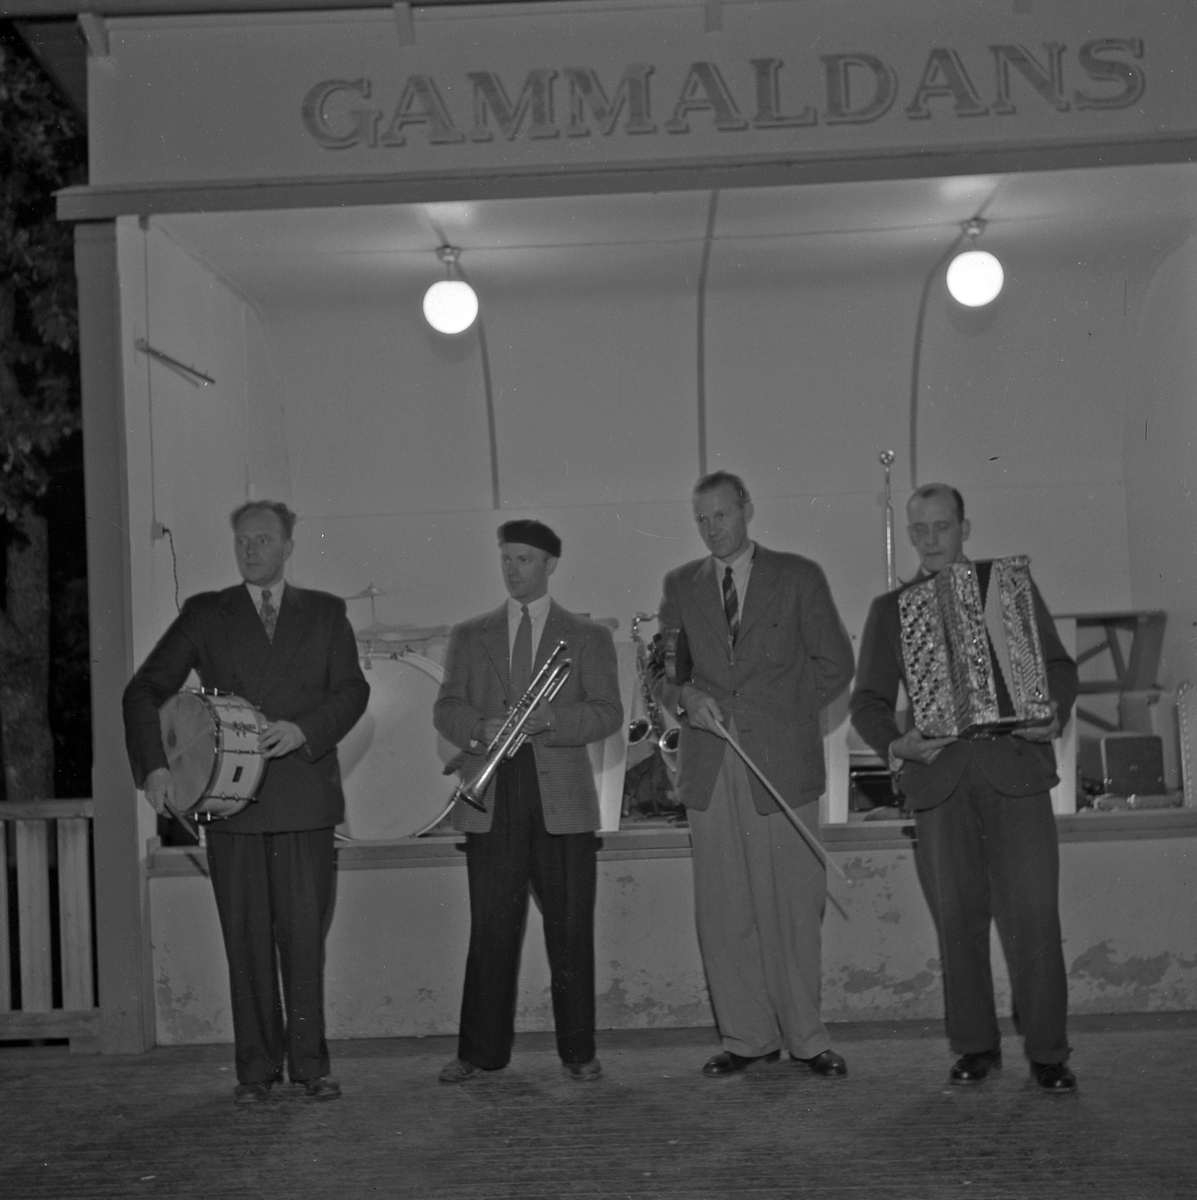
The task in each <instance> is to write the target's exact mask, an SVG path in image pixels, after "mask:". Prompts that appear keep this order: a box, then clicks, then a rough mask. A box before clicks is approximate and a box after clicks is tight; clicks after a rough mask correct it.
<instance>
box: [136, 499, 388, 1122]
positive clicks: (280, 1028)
mask: <svg viewBox="0 0 1197 1200" xmlns="http://www.w3.org/2000/svg"><path fill="white" fill-rule="evenodd" d="M231 522H232V526H233V532H234V551H235V554H236V558H237V567H238V569H239V570H240V572H241V577H242V580H243V582H242V583H240V584H237V585H236V586H234V587H230V588H225V589H224V590H223V591H218V592H202V593H200V594H199V595H195V596H192V597H191V598H190V599H188V600H187V601H186V603H185V604H184V605H183V609H182V611H181V612H180V614H179V616H178V618H177V619H176V620H175V621H174V623H173V624H172V625H171V626H170V628H169V629H168V630H167V631H166V633H164V634H163V636H162V639H161V640H160V641H159V642H158V644H157V645H156V646H155V647H154V649H153V650H152V651H151V653H150V655H149V657H148V658H147V659H146V661H145V663H144V664H143V665H142V667H141V669H140V670H138V672H137V673H136V674H135V675H134V676H133V679H132V681H131V682H130V683H129V685H128V687H127V688H126V689H125V695H124V716H125V740H126V744H127V747H128V752H129V761H130V763H131V765H132V768H133V775H134V779H135V781H136V783H137V786H138V787H140V788H144V789H145V793H146V798H147V799H148V800H149V801H150V803H151V804H152V805H153V806H154V809H155V810H156V811H157V812H158V813H160V814H164V813H166V812H168V811H177V810H178V808H179V807H180V801H181V797H178V796H177V795H176V788H177V785H178V784H179V780H178V779H176V778H175V776H173V775H172V772H171V768H170V766H168V756H167V751H166V749H165V748H164V746H163V729H162V721H161V718H160V715H159V712H160V710H161V709H162V707H163V705H164V704H166V703H167V702H168V701H170V700H171V699H172V698H173V697H176V696H177V694H178V692H179V689H180V688H181V687H182V686H183V685H184V683H185V682H186V680H187V678H188V676H189V675H190V673H191V672H192V670H195V671H196V672H198V674H199V678H200V682H201V684H202V685H203V687H204V688H205V689H206V690H209V689H211V690H216V691H219V692H221V693H231V694H233V695H234V696H236V697H243V698H244V701H245V702H246V703H243V704H241V705H240V708H241V711H243V712H249V713H251V714H252V715H253V716H254V717H255V719H256V718H257V717H258V715H259V714H261V716H262V718H263V719H262V720H261V721H260V722H259V727H260V738H259V743H258V749H259V750H260V752H261V755H262V757H263V758H264V759H265V760H266V762H265V771H264V776H263V778H262V780H261V784H260V786H259V787H258V789H257V793H256V796H255V797H254V799H253V800H252V802H251V803H248V804H246V805H245V806H244V807H243V808H242V809H241V810H240V811H238V812H236V813H234V815H231V816H229V817H228V818H227V819H223V820H221V821H219V822H218V823H217V824H213V825H209V826H208V827H207V839H206V840H207V850H208V868H209V873H210V875H211V878H212V887H213V890H214V892H215V894H216V906H217V909H218V911H219V913H220V925H221V929H222V931H223V933H224V944H225V953H226V956H227V958H228V964H229V984H230V989H231V993H232V1009H233V1036H234V1040H235V1052H236V1065H237V1081H238V1082H237V1086H236V1089H235V1091H234V1100H235V1102H236V1103H237V1104H240V1105H250V1104H259V1103H263V1102H265V1101H268V1100H269V1099H270V1096H271V1088H272V1086H273V1085H274V1084H275V1083H279V1082H281V1081H282V1079H283V1071H284V1066H285V1067H286V1070H287V1072H288V1074H289V1076H290V1078H291V1080H292V1082H294V1083H298V1084H302V1086H303V1089H304V1095H305V1097H307V1098H310V1099H313V1100H331V1099H336V1098H337V1097H338V1096H340V1094H341V1089H340V1085H339V1084H338V1083H337V1081H336V1079H334V1078H333V1077H332V1076H331V1075H330V1074H329V1056H328V1045H327V1043H326V1041H325V1036H324V937H325V933H326V932H327V924H328V920H329V918H330V916H331V911H332V897H333V877H334V867H335V859H334V851H333V838H334V828H335V826H336V825H337V824H338V823H339V822H341V821H342V820H343V819H344V816H345V800H344V796H343V794H342V791H341V775H340V768H339V765H338V762H337V752H336V747H337V743H338V742H339V741H340V740H341V739H342V738H343V737H344V736H345V734H347V733H348V732H349V730H350V729H351V728H352V727H353V725H354V724H355V723H356V722H357V720H358V718H359V717H360V716H361V715H362V713H363V712H364V711H365V709H366V702H367V700H368V698H369V695H370V688H369V685H368V684H367V683H366V680H365V677H364V675H363V674H362V670H361V666H360V664H359V662H358V650H357V642H356V640H355V638H354V633H353V629H352V627H351V626H350V624H349V621H348V619H347V618H346V615H345V602H344V601H343V600H341V599H339V598H338V597H336V596H332V595H329V594H327V593H325V592H317V591H310V590H307V589H304V588H298V587H294V586H293V585H291V584H288V583H286V582H285V580H284V578H283V573H284V566H285V564H286V561H287V559H288V558H290V556H291V551H292V549H293V542H292V533H293V530H294V526H295V514H294V513H293V512H291V510H290V509H289V508H288V507H287V506H286V505H285V504H281V503H278V502H274V501H267V500H260V501H252V502H250V503H248V504H243V505H242V506H241V507H240V508H238V509H237V510H236V511H235V512H234V513H233V514H232V518H231ZM254 710H257V712H256V713H255V712H254ZM234 807H235V806H234ZM280 973H281V975H282V997H281V999H280V996H279V975H280Z"/></svg>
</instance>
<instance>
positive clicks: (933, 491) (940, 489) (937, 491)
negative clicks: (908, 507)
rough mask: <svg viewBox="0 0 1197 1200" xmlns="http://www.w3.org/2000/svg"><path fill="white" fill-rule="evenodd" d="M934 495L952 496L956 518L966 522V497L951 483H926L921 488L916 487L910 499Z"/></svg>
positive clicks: (927, 498)
mask: <svg viewBox="0 0 1197 1200" xmlns="http://www.w3.org/2000/svg"><path fill="white" fill-rule="evenodd" d="M932 496H951V497H952V500H953V502H954V503H955V505H956V519H957V520H958V521H960V522H961V523H963V522H964V497H963V496H962V495H961V494H960V493H959V492H958V491H957V490H956V489H955V488H954V487H952V485H951V484H949V483H924V484H923V486H922V487H921V488H915V490H914V492H913V494H912V495H911V497H910V499H911V500H930V499H931V497H932ZM908 503H909V501H908Z"/></svg>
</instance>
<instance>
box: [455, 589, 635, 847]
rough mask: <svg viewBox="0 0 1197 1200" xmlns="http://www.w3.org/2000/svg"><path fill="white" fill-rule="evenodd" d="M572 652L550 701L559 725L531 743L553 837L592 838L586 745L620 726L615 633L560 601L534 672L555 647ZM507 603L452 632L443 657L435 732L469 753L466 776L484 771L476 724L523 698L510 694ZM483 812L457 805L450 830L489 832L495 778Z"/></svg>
mask: <svg viewBox="0 0 1197 1200" xmlns="http://www.w3.org/2000/svg"><path fill="white" fill-rule="evenodd" d="M561 641H564V642H565V643H566V644H567V646H568V647H569V649H568V651H567V657H568V658H570V659H571V660H572V662H573V667H572V669H571V671H570V674H569V678H568V679H567V680H566V681H565V684H564V686H563V687H562V688H561V690H560V691H559V692H558V693H557V696H556V698H555V699H554V700H553V701H552V704H551V709H552V713H553V724H554V728H553V729H552V730H551V731H546V732H545V733H539V734H536V735H535V736H534V737H532V738H530V739H529V741H530V742H531V744H532V750H533V752H534V754H535V756H536V769H537V772H538V773H539V775H540V802H541V805H542V806H543V808H544V821H545V828H546V829H547V830H548V831H549V833H588V832H590V831H592V830H595V829H597V828H598V827H599V807H598V792H597V791H596V789H595V785H594V772H593V770H592V769H591V765H590V756H589V754H588V753H587V751H586V746H587V745H588V744H589V743H590V742H598V741H602V740H603V739H604V738H607V737H610V735H611V734H613V733H614V732H615V731H616V730H617V729H618V728H619V727H620V726H621V725H622V724H623V705H622V704H621V703H620V699H619V675H618V671H617V668H616V664H615V645H614V642H613V641H612V639H611V631H610V630H609V629H606V628H604V627H603V626H602V625H597V624H595V622H593V621H591V620H588V619H587V618H586V617H580V616H578V615H576V614H575V613H571V612H567V611H566V610H565V609H564V608H562V607H561V606H560V605H559V604H558V603H557V602H556V601H553V602H552V603H551V604H550V606H549V613H548V616H547V617H546V618H545V623H544V630H543V631H542V632H541V635H540V642H539V644H538V645H537V647H536V661H535V662H534V663H533V666H532V670H533V674H535V673H536V672H537V671H538V670H540V667H541V665H542V664H543V663H544V661H545V659H546V658H548V656H549V655H550V654H551V653H552V651H553V647H554V646H556V645H557V643H558V642H561ZM509 665H510V646H509V643H508V630H507V605H506V603H504V604H502V605H500V607H499V608H497V609H496V610H495V611H494V612H490V613H487V614H486V615H485V616H481V617H475V618H473V619H472V620H469V621H463V622H462V623H461V624H460V625H457V626H455V627H454V629H453V633H452V636H451V637H450V639H449V652H448V655H447V657H446V659H445V680H444V682H443V683H442V684H441V690H440V693H439V695H438V696H437V698H436V705H435V706H434V708H433V724H434V725H435V726H436V728H437V732H438V733H440V734H442V735H443V736H444V737H446V738H448V740H449V741H450V742H452V743H453V744H454V745H455V746H457V747H459V748H460V749H462V750H464V751H466V757H465V767H464V770H465V772H466V774H468V775H472V774H474V773H475V772H476V771H477V770H479V769H480V768H481V766H482V755H483V754H484V752H485V747H483V746H480V745H478V744H477V743H474V744H471V741H470V738H471V734H472V732H473V730H474V727H475V726H476V725H477V724H478V722H479V721H480V720H485V719H486V718H488V717H502V716H505V715H506V713H507V710H508V708H509V706H511V705H513V704H515V703H516V702H517V701H518V700H519V696H513V695H511V679H510V671H509ZM483 800H484V803H485V805H486V808H487V811H486V812H485V813H480V812H478V811H477V810H476V809H473V808H470V807H469V806H468V805H466V804H462V803H461V802H460V801H459V802H458V803H457V805H456V806H455V808H454V811H453V828H454V829H458V830H461V831H463V832H466V833H485V832H486V831H487V830H489V829H490V824H491V815H492V813H493V811H494V800H495V786H494V781H493V780H492V782H491V785H490V787H489V788H488V789H487V791H486V795H485V796H484V798H483Z"/></svg>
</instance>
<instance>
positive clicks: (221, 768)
mask: <svg viewBox="0 0 1197 1200" xmlns="http://www.w3.org/2000/svg"><path fill="white" fill-rule="evenodd" d="M158 722H159V725H160V726H161V728H162V748H163V749H164V750H165V751H166V761H167V765H168V766H169V767H170V777H171V779H172V780H173V781H174V785H175V808H176V810H177V811H178V813H179V814H180V815H181V816H184V817H196V816H203V817H207V818H208V819H209V820H212V819H215V818H219V817H231V816H232V815H233V814H234V813H239V812H240V811H241V810H242V809H243V808H244V807H245V806H246V805H247V804H248V803H249V802H250V801H251V800H252V799H253V798H254V796H255V795H256V793H257V790H258V788H259V787H260V786H261V783H262V779H263V777H264V776H265V774H266V760H265V759H264V758H263V757H262V755H261V752H260V751H259V750H258V739H259V738H260V737H261V735H262V732H263V731H264V730H265V728H266V726H267V725H268V724H269V722H268V721H267V720H266V718H265V717H264V716H263V715H262V714H261V713H260V712H258V710H257V709H256V708H254V706H253V705H252V704H250V702H249V701H248V700H243V699H242V698H241V697H240V696H230V695H227V694H222V693H218V692H178V693H176V694H175V695H174V696H171V697H170V698H169V699H168V700H167V701H166V703H165V704H163V705H162V707H161V708H160V709H159V710H158Z"/></svg>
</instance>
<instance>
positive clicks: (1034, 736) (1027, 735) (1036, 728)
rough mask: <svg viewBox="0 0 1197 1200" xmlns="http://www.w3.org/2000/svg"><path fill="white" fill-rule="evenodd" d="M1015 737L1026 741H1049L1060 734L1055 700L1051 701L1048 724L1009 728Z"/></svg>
mask: <svg viewBox="0 0 1197 1200" xmlns="http://www.w3.org/2000/svg"><path fill="white" fill-rule="evenodd" d="M1011 732H1012V733H1013V734H1014V736H1015V737H1020V738H1024V739H1025V740H1026V741H1028V742H1050V741H1051V740H1052V738H1057V737H1059V736H1060V717H1059V714H1058V713H1057V711H1056V702H1055V701H1054V700H1053V701H1052V720H1051V724H1050V725H1028V726H1027V727H1026V728H1025V729H1014V730H1011Z"/></svg>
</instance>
